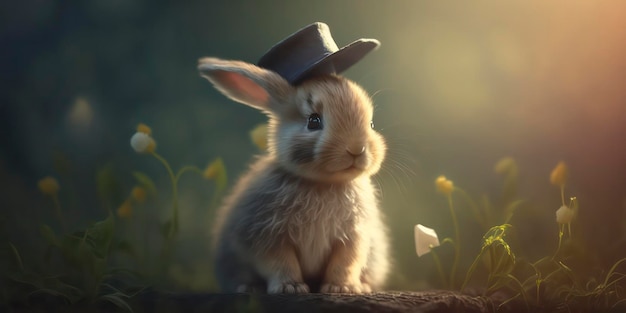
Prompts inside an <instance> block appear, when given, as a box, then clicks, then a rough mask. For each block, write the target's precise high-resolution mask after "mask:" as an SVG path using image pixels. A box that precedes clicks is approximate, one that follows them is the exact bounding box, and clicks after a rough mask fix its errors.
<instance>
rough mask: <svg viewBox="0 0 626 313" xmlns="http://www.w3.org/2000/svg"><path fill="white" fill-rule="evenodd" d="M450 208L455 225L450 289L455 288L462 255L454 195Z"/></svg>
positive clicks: (449, 200) (450, 198) (449, 204)
mask: <svg viewBox="0 0 626 313" xmlns="http://www.w3.org/2000/svg"><path fill="white" fill-rule="evenodd" d="M448 206H449V207H450V215H451V216H452V224H453V225H454V261H453V262H452V269H451V270H450V287H452V288H454V279H455V276H456V268H457V266H458V264H459V257H460V254H461V236H460V234H459V223H458V221H457V219H456V213H455V212H454V206H453V205H452V195H448Z"/></svg>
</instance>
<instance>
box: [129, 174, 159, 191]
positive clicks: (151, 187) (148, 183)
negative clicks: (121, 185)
mask: <svg viewBox="0 0 626 313" xmlns="http://www.w3.org/2000/svg"><path fill="white" fill-rule="evenodd" d="M133 176H134V177H135V179H136V180H137V182H138V183H139V184H140V185H141V186H143V187H144V188H146V189H148V191H149V192H150V193H151V194H152V195H156V194H157V189H156V185H155V184H154V181H152V179H151V178H150V176H148V175H146V174H144V173H142V172H139V171H134V172H133Z"/></svg>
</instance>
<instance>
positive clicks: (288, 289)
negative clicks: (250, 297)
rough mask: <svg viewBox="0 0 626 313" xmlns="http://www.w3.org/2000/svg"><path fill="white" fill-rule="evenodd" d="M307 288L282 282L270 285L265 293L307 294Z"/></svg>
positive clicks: (295, 283) (299, 284) (304, 285)
mask: <svg viewBox="0 0 626 313" xmlns="http://www.w3.org/2000/svg"><path fill="white" fill-rule="evenodd" d="M308 292H309V286H307V285H306V284H305V283H298V282H282V283H276V284H270V285H269V286H268V287H267V293H308Z"/></svg>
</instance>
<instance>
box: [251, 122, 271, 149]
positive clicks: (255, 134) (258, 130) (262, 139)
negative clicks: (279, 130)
mask: <svg viewBox="0 0 626 313" xmlns="http://www.w3.org/2000/svg"><path fill="white" fill-rule="evenodd" d="M250 139H252V142H253V143H254V145H256V146H257V147H258V148H259V149H261V150H265V149H267V124H259V125H258V126H257V127H255V128H254V129H252V130H251V131H250Z"/></svg>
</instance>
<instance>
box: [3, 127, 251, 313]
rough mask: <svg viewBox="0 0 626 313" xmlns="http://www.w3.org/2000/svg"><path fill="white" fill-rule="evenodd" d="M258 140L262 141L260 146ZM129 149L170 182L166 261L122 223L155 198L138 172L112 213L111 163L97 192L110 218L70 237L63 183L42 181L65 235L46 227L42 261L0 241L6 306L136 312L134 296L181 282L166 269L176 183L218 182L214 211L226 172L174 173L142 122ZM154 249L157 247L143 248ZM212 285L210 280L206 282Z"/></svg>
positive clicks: (175, 225) (216, 165)
mask: <svg viewBox="0 0 626 313" xmlns="http://www.w3.org/2000/svg"><path fill="white" fill-rule="evenodd" d="M259 140H260V138H257V142H260V141H259ZM131 146H132V148H134V149H135V151H137V152H140V153H149V154H151V155H152V156H153V157H155V158H156V159H157V160H158V161H159V162H160V163H161V164H162V165H163V166H164V167H165V169H166V171H167V173H168V176H169V178H170V183H171V190H172V206H171V211H170V214H169V218H168V220H167V221H166V222H165V223H164V224H163V225H161V227H160V229H161V235H162V238H163V243H162V247H161V248H162V249H161V255H160V257H154V256H149V255H148V254H149V252H148V250H147V249H144V250H145V251H142V253H141V255H138V253H137V251H136V250H135V249H134V245H133V242H131V240H130V238H129V235H130V234H129V233H126V232H124V231H123V229H122V228H121V227H120V226H124V224H126V226H129V227H130V226H131V224H130V222H131V220H132V217H133V213H134V212H133V210H134V208H136V207H140V206H143V205H145V204H146V201H148V200H149V198H154V197H156V195H157V193H158V191H157V187H156V185H155V184H154V182H153V181H152V179H151V178H150V177H149V176H148V175H147V174H145V173H142V172H139V171H134V172H132V176H133V177H134V178H135V181H136V185H134V186H133V187H132V189H131V190H130V192H129V193H128V194H127V195H128V196H127V197H126V198H123V197H122V198H121V199H120V200H121V204H120V205H119V206H118V207H117V210H113V206H112V204H113V203H115V202H117V201H118V200H117V199H118V198H119V197H117V195H118V194H119V192H120V191H121V188H120V186H119V185H120V184H119V181H118V180H117V178H116V177H115V174H114V173H113V167H112V166H111V165H108V166H106V167H104V168H102V169H100V170H98V171H97V175H96V185H97V186H96V187H97V191H98V196H99V199H100V200H101V201H102V204H103V208H104V209H105V211H106V212H107V217H106V218H105V219H103V220H101V221H97V222H94V223H92V224H91V225H89V226H88V227H86V228H85V229H84V230H79V231H74V232H70V233H68V232H67V229H68V226H69V225H67V224H66V221H65V219H64V215H63V210H62V206H61V201H60V199H59V195H58V191H59V190H60V185H59V183H58V181H57V180H56V179H55V178H53V177H44V178H43V179H41V180H40V181H39V182H38V184H37V185H38V188H39V189H40V191H41V193H42V194H43V195H45V196H48V197H50V198H51V199H52V204H53V207H54V209H55V215H56V217H57V219H58V221H59V225H60V228H61V232H60V233H58V232H56V231H55V230H54V229H53V228H52V227H50V226H48V225H45V224H44V225H42V226H41V227H40V235H41V237H42V238H43V239H44V240H45V242H46V243H47V245H48V248H47V250H46V251H45V253H44V256H43V258H41V259H40V260H32V259H30V258H29V259H24V257H23V256H22V254H21V253H20V252H19V247H18V246H17V245H15V244H14V243H13V242H11V241H9V240H8V239H7V241H6V242H4V241H0V252H3V254H2V255H3V256H4V255H8V256H9V257H10V259H0V261H2V264H3V265H5V264H6V265H7V266H5V267H3V269H2V271H0V282H2V284H0V285H1V287H0V299H2V303H8V301H12V302H15V301H18V302H21V303H24V304H26V305H28V304H30V302H31V301H38V300H37V299H40V297H52V298H54V299H57V300H59V301H60V302H59V304H65V305H74V304H97V303H110V304H112V305H114V306H116V307H118V308H119V309H121V310H124V311H128V312H132V311H133V310H132V306H131V304H130V302H129V299H130V298H132V297H134V296H135V295H136V294H137V293H139V292H141V291H142V290H143V289H145V288H146V287H148V286H150V285H153V284H154V282H157V281H161V282H164V281H166V280H167V279H168V278H169V279H170V280H171V279H175V278H174V277H170V276H168V275H171V273H170V271H167V268H168V267H170V266H171V265H172V264H173V260H172V258H171V254H172V253H173V248H174V246H173V245H174V239H175V237H176V235H177V234H178V231H179V227H180V225H179V223H180V221H179V204H178V183H179V181H180V179H181V177H182V176H183V175H184V174H186V173H189V172H195V173H197V174H199V175H200V176H202V177H204V178H205V179H207V180H211V181H214V182H215V189H214V192H213V195H212V197H211V200H210V203H211V207H214V206H215V205H216V204H217V202H218V201H219V198H220V197H221V196H222V193H223V191H224V190H225V188H226V186H227V184H228V176H227V173H226V167H225V165H224V162H223V161H222V159H221V158H216V159H215V160H213V161H211V162H209V164H208V166H207V167H206V168H205V169H204V170H203V169H200V168H198V167H195V166H185V167H182V168H181V169H180V170H178V171H177V172H176V173H174V171H173V170H172V168H171V166H170V165H169V163H168V161H167V160H166V159H165V158H164V157H163V156H161V155H159V154H158V153H156V151H155V149H156V142H155V141H154V139H153V138H152V137H151V129H150V128H149V127H148V126H146V125H144V124H140V125H138V127H137V133H136V134H135V135H133V138H132V139H131ZM112 199H113V200H112ZM153 202H156V201H153ZM157 204H158V203H157ZM114 213H115V214H114ZM142 217H143V216H142ZM118 220H119V221H118ZM142 222H143V224H144V225H143V226H144V227H141V228H139V230H141V231H144V232H145V231H146V230H148V229H153V228H149V227H146V226H147V225H145V223H147V222H148V220H147V219H144V220H143V221H142ZM135 228H136V227H133V228H132V229H135ZM129 229H131V228H129ZM0 230H2V229H0ZM140 235H142V233H141V232H140ZM7 238H8V237H7ZM148 245H154V244H153V243H150V244H148V243H147V242H146V243H145V244H144V246H148ZM123 255H130V256H131V257H132V258H133V259H135V260H137V263H136V266H137V267H136V268H133V267H132V266H131V265H130V264H126V263H124V264H122V265H121V266H118V265H117V263H118V262H120V260H121V258H120V257H122V256H123ZM163 256H166V257H163ZM140 261H141V262H140ZM39 263H42V264H39ZM152 263H155V264H156V268H155V267H153V266H150V265H152ZM193 276H194V277H200V276H206V275H193ZM209 276H210V275H209ZM208 280H209V281H210V280H211V278H210V277H208ZM170 282H171V281H170ZM204 286H206V285H204ZM0 304H1V303H0Z"/></svg>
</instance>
